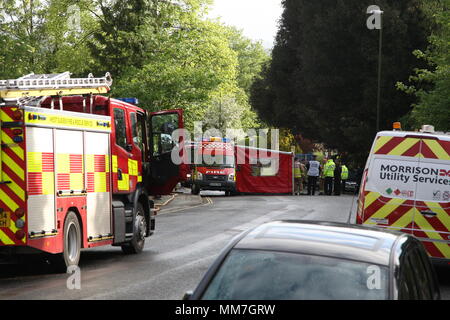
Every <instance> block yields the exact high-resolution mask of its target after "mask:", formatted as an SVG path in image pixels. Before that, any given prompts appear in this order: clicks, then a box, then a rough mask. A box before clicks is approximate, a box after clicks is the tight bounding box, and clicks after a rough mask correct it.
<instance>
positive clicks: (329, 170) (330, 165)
mask: <svg viewBox="0 0 450 320" xmlns="http://www.w3.org/2000/svg"><path fill="white" fill-rule="evenodd" d="M335 168H336V165H335V164H334V162H333V160H328V162H327V163H325V166H324V167H323V175H324V176H325V177H331V178H333V177H334V169H335Z"/></svg>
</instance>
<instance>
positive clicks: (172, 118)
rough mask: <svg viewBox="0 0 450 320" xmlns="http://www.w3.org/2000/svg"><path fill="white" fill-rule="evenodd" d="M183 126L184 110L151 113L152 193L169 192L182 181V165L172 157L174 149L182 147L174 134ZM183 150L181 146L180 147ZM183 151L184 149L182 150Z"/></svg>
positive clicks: (150, 178) (161, 193)
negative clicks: (174, 137) (176, 162)
mask: <svg viewBox="0 0 450 320" xmlns="http://www.w3.org/2000/svg"><path fill="white" fill-rule="evenodd" d="M182 128H183V111H182V110H171V111H163V112H157V113H151V114H150V123H149V130H150V134H149V136H150V137H151V138H150V159H151V165H150V177H149V181H150V187H149V192H150V193H151V194H157V195H164V194H169V193H170V192H171V191H172V190H173V188H174V187H175V185H176V184H177V183H178V182H179V181H181V174H180V166H179V165H177V164H175V163H174V162H173V159H172V150H173V149H174V148H178V147H180V142H181V140H178V139H177V140H178V141H175V140H174V139H173V137H172V134H173V133H174V131H175V130H177V129H182ZM180 150H181V148H180ZM180 152H182V151H180Z"/></svg>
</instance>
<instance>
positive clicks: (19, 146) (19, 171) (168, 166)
mask: <svg viewBox="0 0 450 320" xmlns="http://www.w3.org/2000/svg"><path fill="white" fill-rule="evenodd" d="M111 84H112V80H111V78H110V77H109V75H108V74H107V75H106V76H105V77H102V78H93V77H92V76H90V77H88V78H71V77H70V74H69V73H62V74H54V75H34V74H30V75H27V76H25V77H22V78H19V79H14V80H0V119H1V122H0V138H1V150H0V255H6V256H16V255H20V254H25V253H36V252H45V253H49V254H50V258H51V259H52V260H54V261H55V262H56V264H57V265H59V266H61V267H62V268H66V267H68V266H72V265H77V264H78V262H79V259H80V249H81V248H92V247H98V246H105V245H113V246H120V247H121V248H122V250H123V251H124V252H125V253H139V252H141V251H142V250H143V248H144V244H145V239H146V238H147V237H149V236H151V235H152V234H153V233H154V230H155V211H154V209H153V202H152V201H151V200H149V196H150V195H152V194H159V195H161V194H167V193H170V192H171V191H172V189H173V187H174V186H175V184H176V183H177V182H178V181H179V167H178V166H176V165H174V164H173V163H172V162H171V160H170V151H171V149H172V148H173V146H174V145H175V144H176V143H177V142H176V141H172V140H171V133H172V132H173V131H174V130H175V129H178V128H182V127H183V118H182V111H181V110H169V111H164V112H158V113H148V112H147V111H145V110H144V109H142V108H140V107H137V106H136V105H133V104H131V103H127V102H125V101H121V100H117V99H112V98H109V97H106V96H102V95H100V94H105V93H107V92H108V91H109V88H110V86H111Z"/></svg>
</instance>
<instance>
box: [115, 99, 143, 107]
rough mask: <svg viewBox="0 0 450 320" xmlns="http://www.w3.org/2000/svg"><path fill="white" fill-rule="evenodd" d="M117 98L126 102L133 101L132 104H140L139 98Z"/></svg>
mask: <svg viewBox="0 0 450 320" xmlns="http://www.w3.org/2000/svg"><path fill="white" fill-rule="evenodd" d="M117 100H120V101H123V102H126V103H131V104H134V105H136V106H137V105H138V104H139V100H138V98H117Z"/></svg>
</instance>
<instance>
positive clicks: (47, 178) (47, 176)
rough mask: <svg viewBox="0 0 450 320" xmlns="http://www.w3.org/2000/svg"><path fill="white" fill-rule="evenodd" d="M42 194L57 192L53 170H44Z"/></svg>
mask: <svg viewBox="0 0 450 320" xmlns="http://www.w3.org/2000/svg"><path fill="white" fill-rule="evenodd" d="M42 194H43V195H44V194H45V195H53V194H55V176H54V173H53V172H42Z"/></svg>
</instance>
